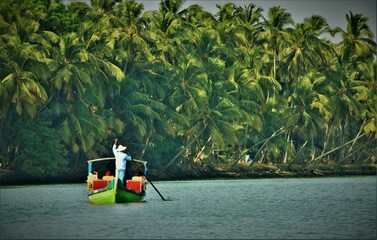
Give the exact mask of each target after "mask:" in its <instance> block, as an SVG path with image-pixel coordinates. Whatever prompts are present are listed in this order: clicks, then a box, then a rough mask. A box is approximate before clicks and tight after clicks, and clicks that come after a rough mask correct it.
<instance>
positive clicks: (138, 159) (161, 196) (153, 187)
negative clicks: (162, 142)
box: [132, 159, 171, 201]
mask: <svg viewBox="0 0 377 240" xmlns="http://www.w3.org/2000/svg"><path fill="white" fill-rule="evenodd" d="M132 160H133V161H137V162H144V161H143V160H139V159H132ZM137 167H138V168H139V170H140V171H141V169H140V166H139V165H137ZM141 172H143V171H141ZM144 177H145V179H147V181H148V182H149V183H150V184H151V185H152V187H153V188H154V190H156V192H157V193H158V195H160V197H161V199H162V200H164V201H171V199H168V200H166V199H165V198H164V197H163V196H162V194H161V193H160V191H158V190H157V188H156V187H155V186H154V184H153V183H152V181H151V180H149V178H148V177H147V176H146V175H145V174H144Z"/></svg>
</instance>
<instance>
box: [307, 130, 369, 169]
mask: <svg viewBox="0 0 377 240" xmlns="http://www.w3.org/2000/svg"><path fill="white" fill-rule="evenodd" d="M364 135H365V133H363V134H361V135H360V136H358V137H355V138H354V139H352V140H351V141H348V142H346V143H344V144H342V145H340V146H338V147H336V148H334V149H332V150H330V151H328V152H327V153H324V154H322V155H320V156H318V157H316V158H315V159H314V160H313V161H310V162H308V163H307V164H305V165H304V166H303V167H302V168H301V169H303V168H304V167H306V166H309V165H311V164H313V163H314V162H316V161H318V160H319V159H321V158H323V157H324V156H326V155H328V154H330V153H332V152H335V151H336V150H338V149H340V148H342V147H344V146H346V145H348V144H350V143H352V142H353V141H355V140H356V139H359V138H361V137H362V136H364Z"/></svg>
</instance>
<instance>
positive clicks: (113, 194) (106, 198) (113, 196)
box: [88, 180, 145, 204]
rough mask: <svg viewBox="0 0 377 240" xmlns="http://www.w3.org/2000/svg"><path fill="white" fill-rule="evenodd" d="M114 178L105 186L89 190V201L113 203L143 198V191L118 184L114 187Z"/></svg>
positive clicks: (141, 199) (139, 200)
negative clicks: (136, 190)
mask: <svg viewBox="0 0 377 240" xmlns="http://www.w3.org/2000/svg"><path fill="white" fill-rule="evenodd" d="M114 185H115V180H113V181H111V182H110V183H109V184H108V185H107V186H106V187H105V188H102V189H98V190H94V191H90V192H89V193H88V195H89V202H90V203H93V204H114V203H129V202H141V201H143V200H144V197H145V193H139V192H135V191H133V190H128V189H126V188H124V187H123V186H121V185H119V184H118V186H117V188H114Z"/></svg>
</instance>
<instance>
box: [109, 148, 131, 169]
mask: <svg viewBox="0 0 377 240" xmlns="http://www.w3.org/2000/svg"><path fill="white" fill-rule="evenodd" d="M113 153H114V156H115V167H116V168H117V169H122V168H123V169H126V162H127V160H128V161H130V160H131V157H130V156H129V155H127V154H126V153H124V152H121V151H119V150H117V146H116V144H114V145H113Z"/></svg>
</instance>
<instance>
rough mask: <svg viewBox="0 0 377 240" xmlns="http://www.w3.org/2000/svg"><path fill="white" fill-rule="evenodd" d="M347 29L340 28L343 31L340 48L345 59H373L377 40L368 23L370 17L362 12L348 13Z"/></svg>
mask: <svg viewBox="0 0 377 240" xmlns="http://www.w3.org/2000/svg"><path fill="white" fill-rule="evenodd" d="M346 20H347V29H346V31H344V30H342V29H338V30H340V31H341V33H342V38H343V41H342V42H341V43H340V50H341V52H342V56H343V57H344V59H352V60H353V61H356V62H357V61H364V60H366V59H371V58H373V56H375V54H376V47H377V44H376V42H374V41H373V37H374V36H373V32H372V31H371V30H370V29H369V26H368V24H367V22H368V18H367V17H363V15H362V14H356V15H353V13H352V12H350V14H349V15H348V14H346Z"/></svg>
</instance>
